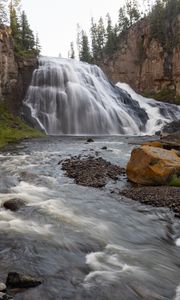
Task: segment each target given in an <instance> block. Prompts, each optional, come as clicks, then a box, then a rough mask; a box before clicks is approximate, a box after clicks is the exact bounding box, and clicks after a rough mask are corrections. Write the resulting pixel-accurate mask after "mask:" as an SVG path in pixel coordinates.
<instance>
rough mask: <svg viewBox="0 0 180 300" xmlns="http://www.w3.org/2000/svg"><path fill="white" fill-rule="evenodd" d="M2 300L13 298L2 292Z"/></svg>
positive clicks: (0, 293) (0, 294) (11, 299)
mask: <svg viewBox="0 0 180 300" xmlns="http://www.w3.org/2000/svg"><path fill="white" fill-rule="evenodd" d="M0 300H13V298H12V297H11V296H9V295H7V294H5V293H2V292H0Z"/></svg>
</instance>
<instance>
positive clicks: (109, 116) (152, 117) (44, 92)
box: [24, 57, 180, 135]
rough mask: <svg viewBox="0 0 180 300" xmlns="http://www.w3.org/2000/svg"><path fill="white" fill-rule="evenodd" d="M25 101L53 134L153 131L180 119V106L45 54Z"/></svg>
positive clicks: (82, 65) (95, 69) (93, 69)
mask: <svg viewBox="0 0 180 300" xmlns="http://www.w3.org/2000/svg"><path fill="white" fill-rule="evenodd" d="M123 89H125V90H126V91H128V93H129V94H131V96H132V98H133V99H132V98H131V97H130V95H128V94H127V92H126V91H123ZM24 103H25V107H26V108H28V109H30V114H31V119H33V120H34V121H33V122H34V123H35V125H36V126H38V127H40V128H42V129H43V130H44V131H45V132H46V133H47V134H53V135H59V134H128V135H140V134H153V133H154V132H155V131H156V130H159V129H160V128H161V127H162V125H163V124H164V123H166V122H170V121H172V120H174V119H178V118H179V117H180V108H177V107H176V106H171V105H168V104H163V103H159V102H157V101H156V102H155V101H153V100H147V99H144V98H143V97H141V96H139V95H137V94H135V93H133V91H132V90H131V89H130V88H129V87H128V86H125V85H124V84H118V85H117V86H115V85H113V84H112V83H111V82H109V81H108V79H107V78H106V76H105V75H104V73H103V72H102V71H101V69H100V68H98V67H97V66H95V65H89V64H87V63H83V62H78V61H76V60H70V59H58V58H48V57H42V58H40V60H39V68H38V69H37V70H35V71H34V74H33V79H32V83H31V86H30V87H29V90H28V93H27V95H26V98H25V101H24Z"/></svg>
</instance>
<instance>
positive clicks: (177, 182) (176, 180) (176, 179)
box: [169, 174, 180, 187]
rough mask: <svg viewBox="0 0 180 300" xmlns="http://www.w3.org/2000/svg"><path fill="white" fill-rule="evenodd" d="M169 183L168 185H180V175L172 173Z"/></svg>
mask: <svg viewBox="0 0 180 300" xmlns="http://www.w3.org/2000/svg"><path fill="white" fill-rule="evenodd" d="M169 185H170V186H176V187H180V177H179V176H177V175H175V174H174V175H173V176H172V177H171V180H170V182H169Z"/></svg>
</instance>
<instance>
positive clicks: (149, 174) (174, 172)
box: [126, 146, 180, 185]
mask: <svg viewBox="0 0 180 300" xmlns="http://www.w3.org/2000/svg"><path fill="white" fill-rule="evenodd" d="M126 173H127V176H128V179H129V180H130V181H132V182H135V183H138V184H142V185H169V184H171V182H172V180H174V178H175V179H176V178H177V180H178V178H179V174H180V157H179V156H178V155H177V154H176V152H175V151H173V150H172V151H168V150H165V149H161V148H157V147H151V146H142V147H139V148H136V149H134V150H133V151H132V153H131V158H130V160H129V162H128V164H127V168H126ZM173 185H174V184H173Z"/></svg>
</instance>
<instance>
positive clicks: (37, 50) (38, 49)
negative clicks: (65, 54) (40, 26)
mask: <svg viewBox="0 0 180 300" xmlns="http://www.w3.org/2000/svg"><path fill="white" fill-rule="evenodd" d="M35 50H36V54H37V55H39V54H40V52H41V45H40V41H39V36H38V33H37V32H36V39H35Z"/></svg>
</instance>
